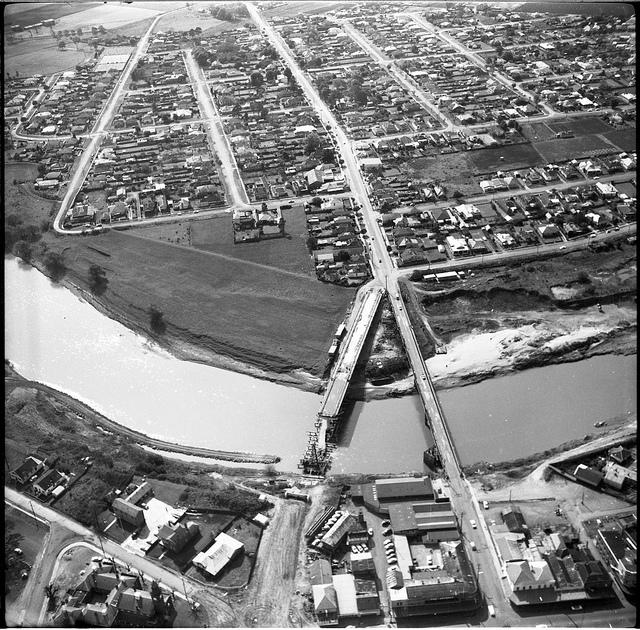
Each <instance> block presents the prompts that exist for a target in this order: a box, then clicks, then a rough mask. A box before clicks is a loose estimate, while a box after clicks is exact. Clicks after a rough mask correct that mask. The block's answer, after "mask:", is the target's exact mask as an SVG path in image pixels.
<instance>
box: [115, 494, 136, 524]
mask: <svg viewBox="0 0 640 630" xmlns="http://www.w3.org/2000/svg"><path fill="white" fill-rule="evenodd" d="M111 509H112V510H113V513H114V514H115V515H116V517H117V518H120V519H122V520H123V521H125V522H126V523H129V524H130V525H135V526H136V527H140V526H142V525H143V524H144V510H143V509H142V508H141V507H138V506H137V505H134V504H133V503H130V502H129V501H127V500H125V499H123V498H122V497H118V498H117V499H114V500H113V503H112V504H111Z"/></svg>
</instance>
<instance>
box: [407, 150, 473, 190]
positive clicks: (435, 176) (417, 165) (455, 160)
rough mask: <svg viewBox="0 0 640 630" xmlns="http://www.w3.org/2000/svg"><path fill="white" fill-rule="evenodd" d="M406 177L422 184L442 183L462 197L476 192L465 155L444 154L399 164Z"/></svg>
mask: <svg viewBox="0 0 640 630" xmlns="http://www.w3.org/2000/svg"><path fill="white" fill-rule="evenodd" d="M399 168H401V169H402V170H403V171H405V172H406V173H407V175H409V176H411V177H413V178H416V179H419V180H420V181H424V182H444V183H446V185H447V186H448V187H449V188H450V189H451V190H450V192H453V191H454V190H459V191H460V192H461V193H462V194H463V195H465V196H466V195H470V194H473V193H477V192H478V190H479V189H478V184H477V182H476V181H475V179H474V178H473V173H472V169H471V166H470V164H469V160H468V158H467V154H466V153H445V154H443V155H438V156H434V157H424V158H418V159H417V160H410V161H407V162H406V163H404V164H400V165H399Z"/></svg>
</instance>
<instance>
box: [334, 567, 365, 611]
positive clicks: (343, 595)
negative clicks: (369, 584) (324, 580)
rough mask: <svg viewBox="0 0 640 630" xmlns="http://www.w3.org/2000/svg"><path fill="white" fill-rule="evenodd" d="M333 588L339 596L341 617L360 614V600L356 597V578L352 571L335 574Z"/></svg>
mask: <svg viewBox="0 0 640 630" xmlns="http://www.w3.org/2000/svg"><path fill="white" fill-rule="evenodd" d="M331 579H332V580H333V588H335V589H336V595H337V597H338V611H339V612H340V616H341V617H343V616H344V617H349V616H354V615H357V614H358V601H357V599H356V580H355V578H354V577H353V575H352V574H351V573H342V574H340V575H333V576H332V578H331Z"/></svg>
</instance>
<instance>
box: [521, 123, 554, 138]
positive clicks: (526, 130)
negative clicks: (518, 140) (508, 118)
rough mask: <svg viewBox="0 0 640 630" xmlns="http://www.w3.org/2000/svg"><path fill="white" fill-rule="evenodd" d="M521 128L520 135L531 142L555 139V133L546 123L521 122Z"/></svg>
mask: <svg viewBox="0 0 640 630" xmlns="http://www.w3.org/2000/svg"><path fill="white" fill-rule="evenodd" d="M520 127H521V128H522V135H523V136H524V137H525V138H526V139H527V140H531V141H541V140H551V139H552V138H555V136H556V132H555V131H552V130H551V129H549V127H548V126H547V124H546V123H543V122H532V123H526V122H523V123H521V124H520Z"/></svg>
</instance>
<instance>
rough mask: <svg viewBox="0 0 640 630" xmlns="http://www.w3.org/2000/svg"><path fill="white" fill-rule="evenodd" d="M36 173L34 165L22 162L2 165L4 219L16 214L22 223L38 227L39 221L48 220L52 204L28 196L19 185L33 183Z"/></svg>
mask: <svg viewBox="0 0 640 630" xmlns="http://www.w3.org/2000/svg"><path fill="white" fill-rule="evenodd" d="M37 173H38V168H37V166H36V165H35V164H30V163H26V162H23V163H13V164H11V163H9V164H5V165H4V186H5V188H4V204H5V205H4V208H5V217H6V216H8V215H11V214H16V215H18V216H19V217H20V218H21V219H22V221H23V223H25V224H28V223H32V224H34V225H39V223H40V222H41V221H43V220H45V219H49V218H50V214H51V212H52V210H53V209H54V207H55V204H54V202H53V201H49V200H47V199H43V198H42V197H38V196H36V195H35V194H29V193H28V192H26V191H25V190H24V188H23V187H22V186H21V185H20V183H21V182H30V181H33V179H35V177H36V176H37ZM14 181H15V182H16V183H15V184H14V183H13V182H14Z"/></svg>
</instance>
